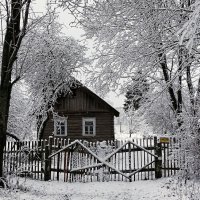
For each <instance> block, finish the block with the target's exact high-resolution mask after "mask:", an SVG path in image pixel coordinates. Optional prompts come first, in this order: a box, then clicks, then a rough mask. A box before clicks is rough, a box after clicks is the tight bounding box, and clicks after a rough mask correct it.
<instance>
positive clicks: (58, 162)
mask: <svg viewBox="0 0 200 200" xmlns="http://www.w3.org/2000/svg"><path fill="white" fill-rule="evenodd" d="M59 149H61V144H60V142H59V143H58V150H59ZM60 154H61V153H58V159H57V181H59V173H60Z"/></svg>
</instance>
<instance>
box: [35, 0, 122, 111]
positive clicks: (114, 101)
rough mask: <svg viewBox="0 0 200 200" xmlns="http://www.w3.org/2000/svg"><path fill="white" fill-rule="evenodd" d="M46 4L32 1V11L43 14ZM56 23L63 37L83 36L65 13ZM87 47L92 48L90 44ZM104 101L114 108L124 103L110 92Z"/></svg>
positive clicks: (61, 14)
mask: <svg viewBox="0 0 200 200" xmlns="http://www.w3.org/2000/svg"><path fill="white" fill-rule="evenodd" d="M51 1H55V0H51ZM46 2H47V0H34V4H33V9H34V10H35V11H36V12H38V14H39V13H42V12H44V10H45V7H46ZM58 21H59V22H60V23H62V24H63V33H64V34H65V35H67V36H72V37H73V38H75V39H77V40H81V36H82V35H83V34H84V31H83V30H82V29H80V28H75V27H71V26H70V23H71V22H72V21H73V17H72V16H71V15H70V14H68V13H67V11H62V10H60V12H59V19H58ZM88 45H89V46H92V45H91V44H90V43H89V44H88ZM83 76H84V75H83ZM81 80H84V77H81ZM90 89H92V88H90ZM94 92H95V91H94ZM104 99H105V100H106V101H107V102H108V103H109V104H110V105H112V106H114V107H115V108H117V107H122V106H123V103H124V96H122V95H120V96H119V95H117V94H115V93H114V92H110V93H109V94H108V95H107V96H106V97H104Z"/></svg>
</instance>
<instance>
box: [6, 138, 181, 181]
mask: <svg viewBox="0 0 200 200" xmlns="http://www.w3.org/2000/svg"><path fill="white" fill-rule="evenodd" d="M178 147H179V144H178V142H177V140H176V138H169V139H167V142H166V141H161V140H158V138H157V137H151V138H141V139H133V140H130V141H117V140H115V141H104V142H86V141H73V142H71V141H70V140H67V139H60V138H49V140H40V141H23V142H7V144H6V148H5V151H4V168H5V173H7V174H15V175H19V176H30V177H32V178H34V179H40V180H59V181H65V182H76V181H81V182H90V181H136V180H149V179H155V178H160V177H168V176H171V175H174V174H175V173H176V172H177V170H178V169H179V162H178V151H177V150H178Z"/></svg>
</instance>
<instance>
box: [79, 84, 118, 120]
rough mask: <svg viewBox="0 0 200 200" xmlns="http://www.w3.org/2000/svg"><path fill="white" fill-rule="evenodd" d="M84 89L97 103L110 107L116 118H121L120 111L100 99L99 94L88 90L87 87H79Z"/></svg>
mask: <svg viewBox="0 0 200 200" xmlns="http://www.w3.org/2000/svg"><path fill="white" fill-rule="evenodd" d="M80 87H81V88H82V89H83V90H84V91H85V92H87V93H89V94H90V95H91V96H92V97H93V98H94V99H96V100H97V101H100V102H102V104H104V105H106V106H107V107H109V109H110V110H111V111H112V112H113V113H114V115H115V117H119V111H117V110H116V109H115V108H113V107H112V106H111V105H110V104H108V103H107V102H106V101H105V100H103V99H102V98H101V97H99V96H98V95H97V94H95V93H94V92H92V91H91V90H90V89H88V88H87V87H86V86H83V85H81V86H78V88H80Z"/></svg>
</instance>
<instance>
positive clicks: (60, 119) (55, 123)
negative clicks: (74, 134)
mask: <svg viewBox="0 0 200 200" xmlns="http://www.w3.org/2000/svg"><path fill="white" fill-rule="evenodd" d="M59 122H60V123H63V122H64V128H65V134H64V135H62V134H57V126H58V124H57V123H59ZM59 126H60V128H61V126H62V125H59ZM60 132H61V129H60ZM54 135H55V136H59V137H65V136H67V119H66V118H63V117H62V118H56V119H54Z"/></svg>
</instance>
